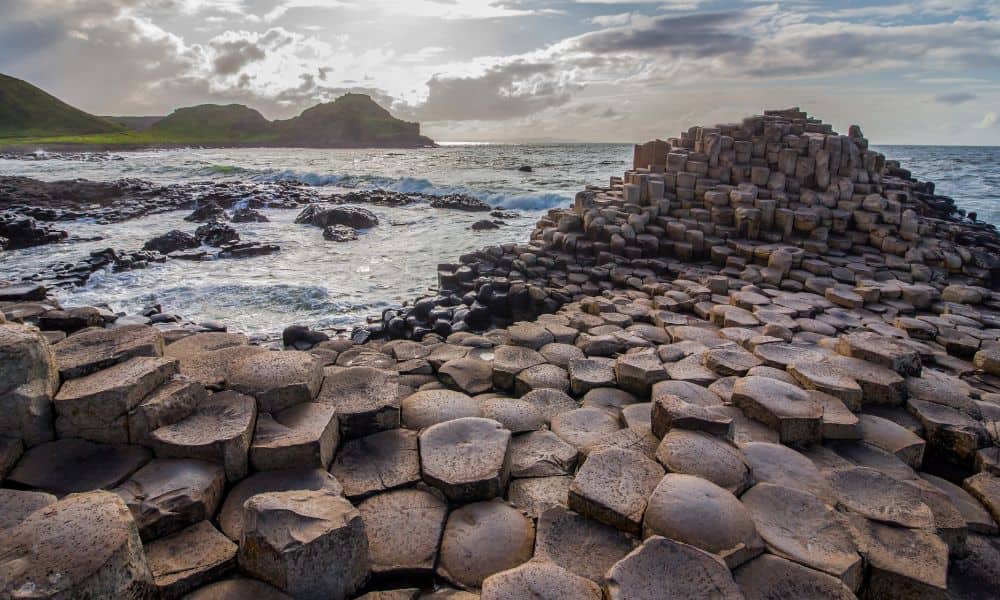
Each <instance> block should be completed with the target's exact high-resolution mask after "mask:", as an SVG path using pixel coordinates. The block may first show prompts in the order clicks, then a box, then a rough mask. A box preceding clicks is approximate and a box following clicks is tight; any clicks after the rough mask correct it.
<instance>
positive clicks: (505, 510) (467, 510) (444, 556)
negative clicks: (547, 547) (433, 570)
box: [437, 500, 535, 589]
mask: <svg viewBox="0 0 1000 600" xmlns="http://www.w3.org/2000/svg"><path fill="white" fill-rule="evenodd" d="M534 545H535V527H534V525H532V522H531V519H529V518H527V517H526V516H524V514H523V513H522V512H521V511H519V510H517V509H516V508H512V507H511V506H508V505H507V504H504V503H503V502H501V501H499V500H492V501H488V502H474V503H472V504H466V505H465V506H463V507H461V508H459V509H456V510H454V511H452V512H451V514H450V515H448V522H447V524H446V525H445V528H444V535H443V536H442V538H441V555H440V558H439V559H438V565H437V573H438V575H439V576H441V577H443V578H444V579H446V580H448V581H450V582H451V583H453V584H455V585H457V586H459V587H461V588H464V589H474V588H478V587H480V586H482V584H483V581H484V580H485V579H486V578H487V577H489V576H490V575H493V574H494V573H499V572H501V571H506V570H507V569H513V568H514V567H516V566H518V565H520V564H522V563H524V562H527V561H528V560H530V559H531V555H532V549H533V548H534Z"/></svg>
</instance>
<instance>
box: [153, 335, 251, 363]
mask: <svg viewBox="0 0 1000 600" xmlns="http://www.w3.org/2000/svg"><path fill="white" fill-rule="evenodd" d="M247 343H249V339H248V338H247V336H245V335H243V334H242V333H226V332H222V331H210V332H206V333H196V334H194V335H189V336H187V337H183V338H181V339H179V340H177V341H176V342H173V343H172V344H168V345H167V347H166V348H164V350H163V355H164V356H168V357H170V358H185V357H189V356H192V355H194V354H200V353H202V352H211V351H213V350H221V349H223V348H231V347H233V346H242V345H245V344H247Z"/></svg>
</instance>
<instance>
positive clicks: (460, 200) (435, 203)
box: [431, 194, 493, 212]
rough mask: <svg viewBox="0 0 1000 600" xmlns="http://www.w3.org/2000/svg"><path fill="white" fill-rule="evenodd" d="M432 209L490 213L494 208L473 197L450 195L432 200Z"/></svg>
mask: <svg viewBox="0 0 1000 600" xmlns="http://www.w3.org/2000/svg"><path fill="white" fill-rule="evenodd" d="M431 208H447V209H451V210H464V211H467V212H489V211H491V210H493V208H492V207H491V206H490V205H489V204H487V203H485V202H483V201H482V200H480V199H479V198H473V197H472V196H464V195H462V194H450V195H448V196H438V197H436V198H434V199H433V200H431Z"/></svg>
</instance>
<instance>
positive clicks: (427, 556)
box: [358, 489, 448, 578]
mask: <svg viewBox="0 0 1000 600" xmlns="http://www.w3.org/2000/svg"><path fill="white" fill-rule="evenodd" d="M358 511H360V512H361V518H362V519H363V520H364V523H365V533H366V534H367V535H368V551H369V555H370V556H371V567H372V574H373V575H374V576H376V577H388V578H393V577H412V576H433V574H434V564H435V562H436V561H437V555H438V546H439V544H440V541H441V532H442V531H443V530H444V521H445V517H446V516H447V514H448V505H447V504H446V503H445V502H444V501H443V500H442V499H440V498H438V497H437V496H436V495H434V494H432V493H430V492H428V491H425V490H420V489H405V490H395V491H390V492H385V493H381V494H376V495H375V496H372V497H370V498H368V499H367V500H365V501H364V502H362V503H360V504H359V505H358Z"/></svg>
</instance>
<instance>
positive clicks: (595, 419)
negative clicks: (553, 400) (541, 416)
mask: <svg viewBox="0 0 1000 600" xmlns="http://www.w3.org/2000/svg"><path fill="white" fill-rule="evenodd" d="M619 429H621V424H620V423H619V422H618V419H617V417H616V416H615V415H614V414H612V413H611V412H610V411H606V410H602V409H600V408H594V407H590V406H588V407H583V408H577V409H575V410H571V411H568V412H564V413H561V414H559V415H556V416H555V417H553V419H552V432H553V433H555V434H556V435H558V436H559V437H560V438H562V440H563V441H565V442H567V443H569V444H571V445H572V446H573V447H575V448H576V449H577V450H578V451H579V452H580V453H581V454H584V455H586V454H587V453H589V452H590V450H591V448H593V447H594V446H597V445H598V444H600V443H602V442H605V441H607V440H608V438H609V437H610V436H611V435H612V434H614V433H615V432H616V431H618V430H619Z"/></svg>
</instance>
